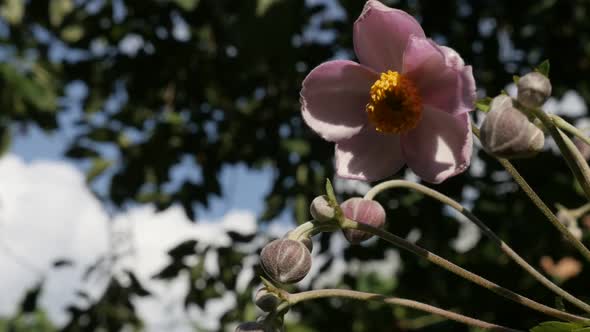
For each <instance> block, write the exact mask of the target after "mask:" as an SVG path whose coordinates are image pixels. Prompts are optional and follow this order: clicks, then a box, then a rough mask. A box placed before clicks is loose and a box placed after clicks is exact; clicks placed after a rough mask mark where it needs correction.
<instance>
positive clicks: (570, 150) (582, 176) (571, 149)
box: [518, 104, 590, 200]
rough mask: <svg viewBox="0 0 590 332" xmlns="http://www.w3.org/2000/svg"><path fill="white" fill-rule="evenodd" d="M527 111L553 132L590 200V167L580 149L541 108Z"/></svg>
mask: <svg viewBox="0 0 590 332" xmlns="http://www.w3.org/2000/svg"><path fill="white" fill-rule="evenodd" d="M518 106H519V107H521V108H523V107H524V106H522V105H520V104H518ZM526 111H528V112H530V113H532V114H533V115H534V116H535V117H536V118H537V119H539V120H541V123H542V124H543V126H545V128H547V130H548V131H549V134H551V136H552V137H553V139H554V140H555V143H556V144H557V147H559V150H560V151H561V154H562V156H563V159H565V162H566V163H567V165H568V166H569V168H570V170H571V171H572V173H573V174H574V177H575V178H576V180H577V181H578V183H579V184H580V187H582V190H583V191H584V194H585V195H586V198H587V199H588V200H590V169H589V168H588V164H587V163H586V160H584V158H583V157H582V156H581V155H580V151H578V149H577V148H576V147H575V145H574V144H573V143H572V142H571V140H570V139H569V138H568V137H567V136H566V135H565V134H563V133H562V132H561V131H560V130H559V128H557V126H556V125H555V123H554V122H553V119H552V118H551V117H550V116H549V115H548V114H547V113H545V112H544V111H543V110H541V109H539V108H527V109H526ZM568 141H569V142H568ZM580 159H581V161H583V162H582V163H581V162H580Z"/></svg>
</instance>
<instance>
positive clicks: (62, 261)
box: [53, 258, 74, 269]
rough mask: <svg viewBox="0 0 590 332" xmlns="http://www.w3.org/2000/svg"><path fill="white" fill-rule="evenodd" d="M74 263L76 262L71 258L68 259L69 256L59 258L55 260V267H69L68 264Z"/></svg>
mask: <svg viewBox="0 0 590 332" xmlns="http://www.w3.org/2000/svg"><path fill="white" fill-rule="evenodd" d="M72 265H74V262H72V261H71V260H69V259H67V258H61V259H58V260H55V261H54V262H53V267H54V268H56V269H57V268H62V267H68V266H72Z"/></svg>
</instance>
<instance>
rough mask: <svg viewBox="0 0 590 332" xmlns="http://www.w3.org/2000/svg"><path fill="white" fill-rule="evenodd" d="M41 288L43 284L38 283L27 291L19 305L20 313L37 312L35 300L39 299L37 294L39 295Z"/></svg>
mask: <svg viewBox="0 0 590 332" xmlns="http://www.w3.org/2000/svg"><path fill="white" fill-rule="evenodd" d="M42 287H43V284H42V283H38V284H37V285H35V287H33V288H32V289H29V290H28V291H27V294H26V295H25V298H24V299H23V301H22V303H21V305H20V310H21V312H22V313H30V312H34V311H36V310H37V300H38V299H39V294H41V289H42Z"/></svg>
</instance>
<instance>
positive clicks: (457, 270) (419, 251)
mask: <svg viewBox="0 0 590 332" xmlns="http://www.w3.org/2000/svg"><path fill="white" fill-rule="evenodd" d="M340 227H341V228H342V229H356V230H360V231H363V232H367V233H370V234H373V235H376V236H379V237H380V238H382V239H384V240H385V241H387V242H389V243H392V244H393V245H396V246H398V247H400V248H402V249H405V250H407V251H409V252H411V253H413V254H415V255H417V256H420V257H422V258H425V259H426V260H428V261H429V262H431V263H434V264H436V265H438V266H440V267H442V268H444V269H446V270H448V271H450V272H452V273H454V274H456V275H458V276H460V277H462V278H464V279H467V280H469V281H471V282H473V283H475V284H477V285H480V286H482V287H484V288H487V289H488V290H490V291H492V292H494V293H496V294H498V295H500V296H503V297H505V298H507V299H509V300H511V301H514V302H516V303H519V304H522V305H524V306H527V307H529V308H531V309H533V310H537V311H539V312H542V313H544V314H546V315H549V316H552V317H554V318H557V319H561V320H565V321H571V322H584V321H586V319H585V318H584V317H581V316H577V315H572V314H569V313H567V312H563V311H560V310H557V309H555V308H551V307H548V306H546V305H544V304H541V303H538V302H536V301H533V300H531V299H529V298H527V297H525V296H522V295H520V294H517V293H515V292H513V291H511V290H508V289H506V288H504V287H501V286H500V285H498V284H496V283H493V282H491V281H489V280H487V279H485V278H482V277H480V276H479V275H477V274H475V273H472V272H470V271H467V270H465V269H463V268H462V267H460V266H458V265H455V264H454V263H451V262H449V261H448V260H446V259H444V258H442V257H440V256H438V255H436V254H434V253H432V252H430V251H428V250H426V249H424V248H422V247H420V246H417V245H415V244H413V243H411V242H409V241H406V240H404V239H403V238H401V237H399V236H396V235H393V234H391V233H389V232H387V231H385V230H382V229H380V228H375V227H372V226H369V225H366V224H362V223H358V222H356V221H354V220H350V219H348V218H343V219H342V220H341V221H340Z"/></svg>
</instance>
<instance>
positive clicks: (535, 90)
mask: <svg viewBox="0 0 590 332" xmlns="http://www.w3.org/2000/svg"><path fill="white" fill-rule="evenodd" d="M517 86H518V97H517V99H518V102H519V103H521V104H523V105H524V106H526V107H529V108H535V107H541V106H542V105H543V104H544V103H545V101H547V99H548V98H549V96H551V82H550V81H549V79H548V78H547V77H546V76H545V75H543V74H541V73H539V72H536V71H534V72H530V73H528V74H526V75H524V76H523V77H521V78H520V79H519V80H518V85H517Z"/></svg>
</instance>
